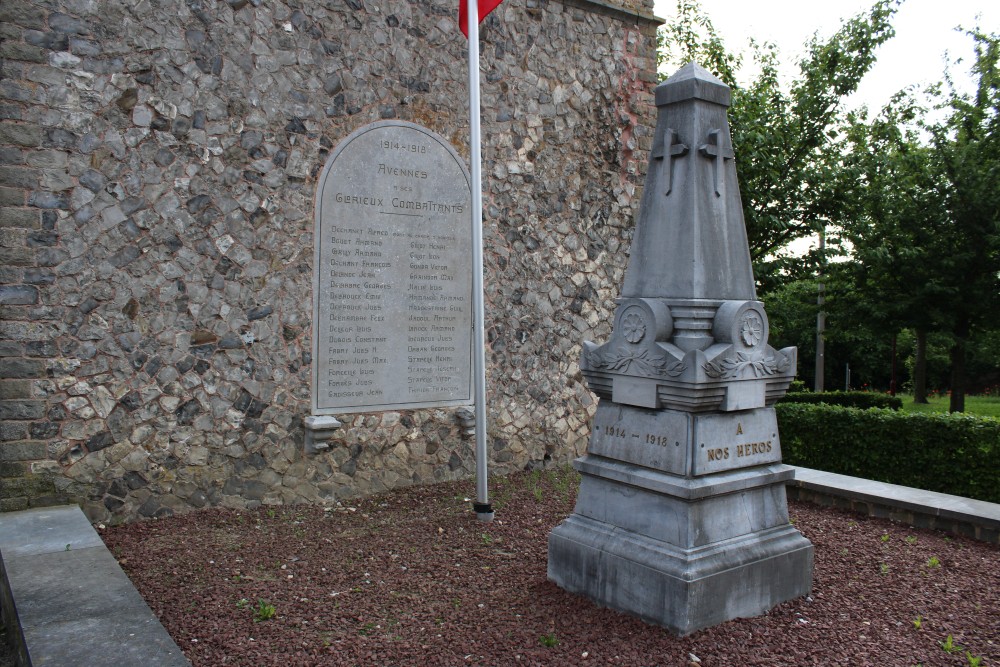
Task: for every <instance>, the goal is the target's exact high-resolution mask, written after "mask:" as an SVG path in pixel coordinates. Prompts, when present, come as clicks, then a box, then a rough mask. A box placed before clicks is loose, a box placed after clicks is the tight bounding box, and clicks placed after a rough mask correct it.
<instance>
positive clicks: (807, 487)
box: [785, 467, 1000, 544]
mask: <svg viewBox="0 0 1000 667" xmlns="http://www.w3.org/2000/svg"><path fill="white" fill-rule="evenodd" d="M785 488H786V490H787V493H788V497H789V498H791V499H793V500H805V501H809V502H812V503H816V504H817V505H824V506H828V507H839V508H841V509H848V510H851V511H854V512H860V513H862V514H867V515H869V516H874V517H878V518H881V519H892V520H894V521H900V522H902V523H906V524H909V525H911V526H914V527H915V528H929V529H932V530H943V531H946V532H949V533H955V534H957V535H962V536H965V537H971V538H974V539H977V540H980V541H983V542H989V543H991V544H1000V504H997V503H988V502H985V501H983V500H973V499H972V498H962V497H960V496H951V495H948V494H946V493H937V492H935V491H924V490H922V489H914V488H912V487H908V486H900V485H898V484H888V483H886V482H876V481H872V480H868V479H860V478H858V477H848V476H847V475H838V474H836V473H832V472H824V471H822V470H813V469H812V468H801V467H796V468H795V478H794V479H793V480H792V481H790V482H788V484H787V485H786V487H785Z"/></svg>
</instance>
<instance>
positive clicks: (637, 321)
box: [622, 308, 646, 343]
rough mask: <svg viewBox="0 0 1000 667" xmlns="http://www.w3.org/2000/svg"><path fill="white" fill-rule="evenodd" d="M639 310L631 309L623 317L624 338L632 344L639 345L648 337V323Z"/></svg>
mask: <svg viewBox="0 0 1000 667" xmlns="http://www.w3.org/2000/svg"><path fill="white" fill-rule="evenodd" d="M640 313H641V311H639V309H638V308H630V309H629V311H628V312H627V313H625V315H624V316H623V317H622V336H624V338H625V340H627V341H628V342H630V343H638V342H639V341H641V340H642V339H643V338H645V336H646V322H645V321H644V320H643V317H642V315H641V314H640Z"/></svg>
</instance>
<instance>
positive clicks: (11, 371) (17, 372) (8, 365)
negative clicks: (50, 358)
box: [0, 357, 46, 379]
mask: <svg viewBox="0 0 1000 667" xmlns="http://www.w3.org/2000/svg"><path fill="white" fill-rule="evenodd" d="M45 376H46V363H45V362H44V361H42V360H40V359H18V358H16V357H14V358H7V359H0V378H13V379H18V378H43V377H45Z"/></svg>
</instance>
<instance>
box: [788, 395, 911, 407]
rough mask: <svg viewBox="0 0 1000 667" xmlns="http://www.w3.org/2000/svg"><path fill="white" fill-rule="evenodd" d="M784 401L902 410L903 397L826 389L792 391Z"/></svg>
mask: <svg viewBox="0 0 1000 667" xmlns="http://www.w3.org/2000/svg"><path fill="white" fill-rule="evenodd" d="M781 400H782V402H783V403H826V404H827V405H840V406H843V407H845V408H860V409H862V410H866V409H868V408H888V409H890V410H901V409H902V408H903V399H901V398H899V397H898V396H890V395H889V394H876V393H875V392H871V391H824V392H820V393H818V394H817V393H814V392H811V391H792V392H788V393H787V394H785V397H784V398H782V399H781Z"/></svg>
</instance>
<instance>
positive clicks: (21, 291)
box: [0, 285, 38, 306]
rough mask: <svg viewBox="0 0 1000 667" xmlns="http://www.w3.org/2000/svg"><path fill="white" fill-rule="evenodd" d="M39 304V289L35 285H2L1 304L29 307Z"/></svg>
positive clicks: (0, 288)
mask: <svg viewBox="0 0 1000 667" xmlns="http://www.w3.org/2000/svg"><path fill="white" fill-rule="evenodd" d="M36 303H38V288H37V287H34V286H33V285H0V304H3V305H6V306H29V305H33V304H36Z"/></svg>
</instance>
